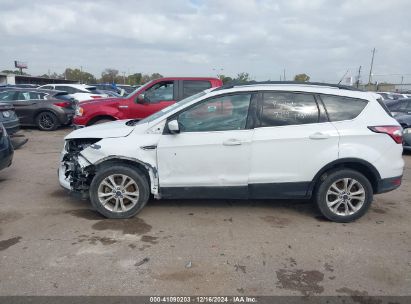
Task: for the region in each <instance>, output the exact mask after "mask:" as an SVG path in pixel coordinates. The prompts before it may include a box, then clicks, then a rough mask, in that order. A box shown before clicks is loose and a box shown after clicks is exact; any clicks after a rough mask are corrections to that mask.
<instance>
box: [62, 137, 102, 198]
mask: <svg viewBox="0 0 411 304" xmlns="http://www.w3.org/2000/svg"><path fill="white" fill-rule="evenodd" d="M100 140H101V138H78V139H68V140H66V143H65V146H64V150H63V152H62V157H61V163H60V169H59V180H60V184H61V185H62V186H63V187H64V188H66V189H68V190H71V191H74V192H77V193H79V194H81V195H82V197H87V195H88V189H89V186H90V183H91V180H92V178H93V176H94V174H95V172H94V166H93V165H92V164H91V163H90V162H89V161H88V160H87V159H86V158H85V157H84V156H82V155H81V152H82V151H83V150H84V149H86V148H88V147H89V146H91V145H94V144H96V143H97V142H98V141H100Z"/></svg>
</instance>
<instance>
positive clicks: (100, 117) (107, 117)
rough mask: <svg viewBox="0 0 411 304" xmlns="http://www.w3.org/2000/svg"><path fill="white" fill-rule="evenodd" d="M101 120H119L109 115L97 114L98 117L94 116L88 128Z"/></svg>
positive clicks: (88, 123)
mask: <svg viewBox="0 0 411 304" xmlns="http://www.w3.org/2000/svg"><path fill="white" fill-rule="evenodd" d="M101 119H109V120H111V121H114V120H117V118H116V117H114V116H111V115H108V114H101V115H99V114H97V115H96V116H94V117H93V118H91V119H90V120H89V121H88V122H87V126H90V125H92V124H94V123H95V122H97V121H99V120H101Z"/></svg>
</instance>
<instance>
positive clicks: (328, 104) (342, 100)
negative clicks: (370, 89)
mask: <svg viewBox="0 0 411 304" xmlns="http://www.w3.org/2000/svg"><path fill="white" fill-rule="evenodd" d="M321 99H322V100H323V102H324V105H325V108H326V109H327V113H328V117H329V118H330V121H340V120H348V119H353V118H355V117H357V116H358V115H359V114H360V113H361V111H362V110H363V109H364V108H365V106H366V105H367V101H366V100H362V99H358V98H350V97H342V96H332V95H321Z"/></svg>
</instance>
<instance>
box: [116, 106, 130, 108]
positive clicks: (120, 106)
mask: <svg viewBox="0 0 411 304" xmlns="http://www.w3.org/2000/svg"><path fill="white" fill-rule="evenodd" d="M118 108H119V109H127V108H128V106H118Z"/></svg>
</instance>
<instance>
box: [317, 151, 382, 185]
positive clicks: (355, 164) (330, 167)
mask: <svg viewBox="0 0 411 304" xmlns="http://www.w3.org/2000/svg"><path fill="white" fill-rule="evenodd" d="M341 168H345V169H352V170H355V171H358V172H360V173H361V174H363V175H364V176H365V177H366V178H367V179H368V180H369V181H370V183H371V185H372V188H373V192H374V193H376V192H377V191H378V182H379V181H380V180H381V175H380V173H379V172H378V170H377V169H376V168H375V167H374V166H373V165H372V164H371V163H369V162H367V161H365V160H363V159H359V158H341V159H338V160H335V161H333V162H331V163H329V164H327V165H325V166H324V167H323V168H321V170H320V171H318V173H317V174H316V175H315V176H314V178H313V180H312V182H311V186H310V189H309V193H313V192H314V191H315V189H316V188H317V186H318V182H319V181H320V180H322V179H323V178H324V176H325V174H327V172H330V171H334V170H336V169H341Z"/></svg>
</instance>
